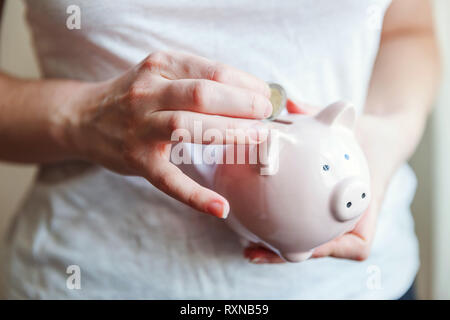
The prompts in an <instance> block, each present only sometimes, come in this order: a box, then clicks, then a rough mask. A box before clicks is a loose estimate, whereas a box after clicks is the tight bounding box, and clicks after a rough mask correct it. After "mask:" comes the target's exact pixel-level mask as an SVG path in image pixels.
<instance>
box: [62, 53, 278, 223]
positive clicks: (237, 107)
mask: <svg viewBox="0 0 450 320" xmlns="http://www.w3.org/2000/svg"><path fill="white" fill-rule="evenodd" d="M76 95H77V98H76V99H75V102H74V103H73V104H72V105H70V106H69V108H66V109H65V110H64V112H61V114H60V118H61V119H62V120H61V121H60V122H61V124H60V125H59V127H60V128H62V129H61V131H62V134H61V136H62V137H63V144H65V145H66V147H67V148H69V149H71V150H76V151H77V155H78V156H80V157H82V158H84V159H87V160H89V161H92V162H94V163H97V164H100V165H102V166H105V167H107V168H109V169H111V170H113V171H116V172H119V173H122V174H127V175H137V176H142V177H145V178H146V179H147V180H148V181H149V182H150V183H152V184H153V185H154V186H156V187H157V188H159V189H160V190H162V191H164V192H165V193H167V194H169V195H170V196H172V197H174V198H176V199H178V200H180V201H182V202H184V203H185V204H187V205H189V206H191V207H193V208H195V209H197V210H200V211H202V212H206V213H209V214H212V215H214V216H217V217H222V218H224V217H226V215H227V213H228V210H229V205H228V202H227V201H226V199H225V198H223V197H222V196H220V195H219V194H217V193H215V192H213V191H211V190H209V189H206V188H204V187H202V186H200V185H199V184H198V183H196V182H194V181H193V180H191V179H190V178H188V177H187V176H186V175H185V174H183V173H182V172H181V170H180V169H179V168H177V167H176V166H175V165H173V164H172V163H170V162H169V160H170V151H171V146H172V143H173V141H171V136H172V133H173V132H174V131H175V130H177V129H183V130H186V132H188V133H190V136H191V137H194V122H195V121H198V122H199V123H201V125H202V129H203V130H206V129H209V128H214V129H216V130H217V129H218V130H220V132H221V133H222V135H223V137H224V139H223V140H222V141H212V142H211V141H202V143H233V141H234V138H235V137H234V136H233V135H230V130H228V129H243V130H242V131H244V132H246V134H248V136H246V137H245V138H246V139H247V140H246V141H247V142H249V141H252V140H251V139H253V141H254V140H255V139H256V138H257V136H258V133H257V131H255V130H247V129H251V128H257V127H258V123H259V122H258V121H254V120H249V119H263V118H266V117H268V116H269V115H270V114H271V112H272V105H271V103H270V100H269V97H270V90H269V88H268V86H267V84H266V83H265V82H264V81H262V80H259V79H257V78H255V77H253V76H251V75H249V74H246V73H244V72H242V71H239V70H237V69H234V68H232V67H229V66H226V65H223V64H220V63H216V62H212V61H209V60H207V59H205V58H201V57H198V56H194V55H188V54H182V53H168V52H157V53H152V54H151V55H150V56H149V57H147V58H146V59H145V60H144V61H143V62H142V63H140V64H139V65H138V66H136V67H135V68H133V69H132V70H130V71H128V72H127V73H125V74H124V75H122V76H121V77H119V78H117V79H113V80H110V81H106V82H103V83H97V84H85V85H82V86H81V87H80V89H79V90H78V92H77V93H76ZM238 118H247V119H238ZM250 138H251V139H250ZM184 142H194V141H184ZM195 142H197V141H195Z"/></svg>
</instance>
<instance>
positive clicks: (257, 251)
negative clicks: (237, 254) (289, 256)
mask: <svg viewBox="0 0 450 320" xmlns="http://www.w3.org/2000/svg"><path fill="white" fill-rule="evenodd" d="M244 257H246V258H247V259H249V260H250V262H251V263H255V264H265V263H285V262H286V261H284V260H283V259H282V258H281V257H280V256H278V255H277V254H276V253H275V252H273V251H271V250H269V249H266V248H263V247H260V246H252V247H248V248H245V250H244Z"/></svg>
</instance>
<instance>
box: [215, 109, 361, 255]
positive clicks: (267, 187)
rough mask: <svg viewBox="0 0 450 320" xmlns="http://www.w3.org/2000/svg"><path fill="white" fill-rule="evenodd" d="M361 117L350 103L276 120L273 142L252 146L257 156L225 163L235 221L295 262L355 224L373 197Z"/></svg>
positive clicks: (222, 170) (224, 188)
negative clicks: (357, 128)
mask: <svg viewBox="0 0 450 320" xmlns="http://www.w3.org/2000/svg"><path fill="white" fill-rule="evenodd" d="M354 122H355V110H354V108H353V107H352V106H351V105H349V104H347V103H344V102H338V103H335V104H332V105H330V106H328V107H327V108H325V109H323V110H322V111H321V112H319V113H318V114H317V115H316V116H305V115H289V116H287V117H286V118H284V119H283V120H276V121H274V122H271V123H270V125H271V127H273V129H272V130H271V131H270V134H269V136H268V138H267V141H265V142H264V143H261V144H259V145H250V146H249V147H247V148H246V149H245V153H246V157H250V154H251V153H252V152H256V153H257V155H258V157H257V161H256V162H253V164H251V163H249V162H250V161H246V162H245V164H222V165H218V167H217V170H216V173H215V177H214V188H215V189H216V191H217V192H219V193H220V194H222V195H223V196H224V197H225V198H227V199H228V201H229V203H230V214H229V216H228V218H227V220H226V221H227V223H228V224H229V225H230V227H231V228H232V229H234V230H235V231H236V232H237V233H238V234H239V235H240V236H241V237H242V238H244V239H245V240H247V241H250V242H254V243H258V244H260V245H262V246H265V247H267V248H269V249H271V250H273V251H275V252H276V253H278V254H279V255H280V256H281V257H283V258H284V259H285V260H287V261H290V262H298V261H302V260H305V259H307V258H309V257H310V255H311V253H312V250H313V249H314V248H315V247H317V246H319V245H321V244H323V243H325V242H328V241H330V240H332V239H333V238H335V237H337V236H339V235H341V234H343V233H345V232H348V231H350V230H351V229H353V227H354V226H355V224H356V222H357V220H358V218H359V217H360V215H361V214H362V213H363V212H364V211H365V210H366V209H367V207H368V205H369V201H370V181H369V179H370V178H369V169H368V166H367V162H366V159H365V156H364V154H363V151H362V150H361V148H360V147H359V145H358V143H357V141H356V139H355V135H354V132H353V125H354ZM231 147H233V146H228V148H231ZM261 151H265V155H264V153H262V152H261ZM262 154H263V155H262ZM247 159H248V158H247ZM263 159H265V161H264V162H263Z"/></svg>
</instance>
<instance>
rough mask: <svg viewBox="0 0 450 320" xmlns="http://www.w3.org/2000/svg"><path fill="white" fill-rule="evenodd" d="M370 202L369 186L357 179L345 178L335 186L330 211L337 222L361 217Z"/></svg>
mask: <svg viewBox="0 0 450 320" xmlns="http://www.w3.org/2000/svg"><path fill="white" fill-rule="evenodd" d="M369 202H370V190H369V185H368V184H367V183H365V182H364V181H362V180H360V179H358V178H354V177H352V178H347V179H345V180H343V181H341V182H340V183H338V184H337V185H336V187H335V188H334V190H333V195H332V198H331V211H332V213H333V214H334V216H335V218H336V219H337V220H339V221H342V222H343V221H347V220H351V219H354V218H356V217H358V216H359V215H361V214H362V213H363V212H364V211H365V210H366V209H367V208H368V207H369Z"/></svg>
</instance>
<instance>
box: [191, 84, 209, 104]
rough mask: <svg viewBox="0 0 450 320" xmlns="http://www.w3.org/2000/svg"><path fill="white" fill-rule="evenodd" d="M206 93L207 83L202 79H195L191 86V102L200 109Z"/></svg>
mask: <svg viewBox="0 0 450 320" xmlns="http://www.w3.org/2000/svg"><path fill="white" fill-rule="evenodd" d="M207 95H208V84H207V83H206V81H204V80H199V81H195V83H194V85H193V86H192V102H193V104H194V106H196V107H197V108H199V109H200V110H201V109H203V108H204V107H205V102H206V99H207Z"/></svg>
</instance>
